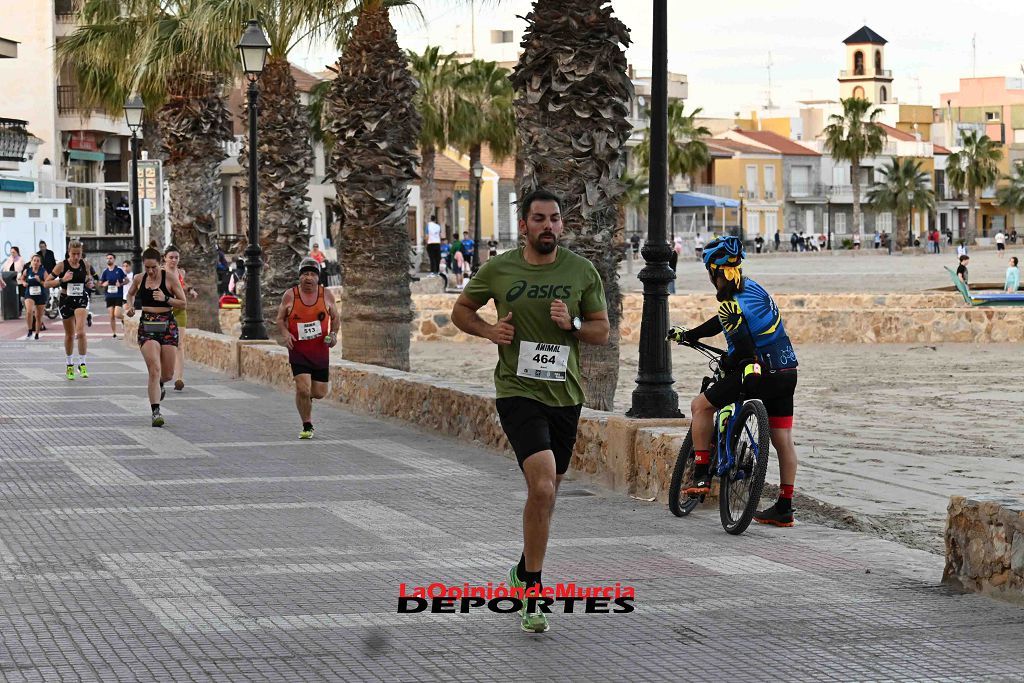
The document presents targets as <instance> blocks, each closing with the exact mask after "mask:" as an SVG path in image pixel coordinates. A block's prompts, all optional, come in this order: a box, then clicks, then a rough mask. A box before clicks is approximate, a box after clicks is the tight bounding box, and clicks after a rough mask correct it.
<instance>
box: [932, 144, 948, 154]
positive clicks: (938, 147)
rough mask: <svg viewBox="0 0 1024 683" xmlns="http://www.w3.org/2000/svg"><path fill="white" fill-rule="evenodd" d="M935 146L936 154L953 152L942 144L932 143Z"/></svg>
mask: <svg viewBox="0 0 1024 683" xmlns="http://www.w3.org/2000/svg"><path fill="white" fill-rule="evenodd" d="M932 146H933V147H934V148H935V153H936V154H952V153H953V152H951V151H950V150H948V149H946V148H945V147H943V146H942V145H932Z"/></svg>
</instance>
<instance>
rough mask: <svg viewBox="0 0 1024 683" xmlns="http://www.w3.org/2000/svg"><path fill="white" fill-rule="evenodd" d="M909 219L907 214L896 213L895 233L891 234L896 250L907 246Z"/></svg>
mask: <svg viewBox="0 0 1024 683" xmlns="http://www.w3.org/2000/svg"><path fill="white" fill-rule="evenodd" d="M909 225H910V219H909V217H908V216H906V215H904V214H902V213H900V214H897V215H896V234H895V235H893V240H894V242H893V243H894V244H895V247H896V250H897V251H900V250H902V249H903V247H905V246H907V244H909V242H908V241H907V237H908V234H907V233H908V231H909Z"/></svg>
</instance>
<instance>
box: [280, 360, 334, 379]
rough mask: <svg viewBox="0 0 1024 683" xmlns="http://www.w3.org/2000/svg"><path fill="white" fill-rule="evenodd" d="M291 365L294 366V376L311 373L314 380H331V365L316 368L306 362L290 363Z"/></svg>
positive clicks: (310, 375)
mask: <svg viewBox="0 0 1024 683" xmlns="http://www.w3.org/2000/svg"><path fill="white" fill-rule="evenodd" d="M290 365H291V366H292V377H298V376H299V375H309V377H310V379H311V380H313V381H314V382H330V381H331V369H330V368H329V367H328V368H314V367H313V366H312V365H306V364H305V363H290Z"/></svg>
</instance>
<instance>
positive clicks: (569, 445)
mask: <svg viewBox="0 0 1024 683" xmlns="http://www.w3.org/2000/svg"><path fill="white" fill-rule="evenodd" d="M494 403H495V406H496V407H497V409H498V417H499V418H501V428H502V429H503V430H505V436H506V437H508V442H509V443H510V444H511V445H512V450H513V451H515V453H516V460H518V461H519V469H522V468H523V461H524V460H526V458H528V457H529V456H531V455H533V454H534V453H539V452H541V451H552V452H553V453H554V454H555V472H557V473H558V474H565V473H566V472H567V471H568V469H569V461H570V460H572V449H573V446H575V445H576V428H577V426H578V425H579V422H580V411H581V410H582V409H583V406H582V405H578V406H566V407H558V406H555V407H552V406H548V405H544V404H543V403H541V402H540V401H535V400H533V399H532V398H526V397H524V396H510V397H508V398H499V399H497V400H496V401H495V402H494Z"/></svg>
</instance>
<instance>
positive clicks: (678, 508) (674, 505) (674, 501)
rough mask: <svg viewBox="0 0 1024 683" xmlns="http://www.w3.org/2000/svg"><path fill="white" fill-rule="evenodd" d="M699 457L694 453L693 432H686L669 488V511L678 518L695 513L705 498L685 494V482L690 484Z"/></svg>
mask: <svg viewBox="0 0 1024 683" xmlns="http://www.w3.org/2000/svg"><path fill="white" fill-rule="evenodd" d="M696 457H697V455H696V453H694V452H693V432H692V431H688V432H686V438H685V439H683V445H682V447H681V448H680V449H679V455H678V456H677V457H676V466H675V469H673V470H672V482H671V483H670V484H669V487H668V509H669V510H671V511H672V514H673V515H675V516H676V517H685V516H686V515H688V514H690V513H691V512H693V509H694V508H696V507H697V505H699V504H700V501H701V499H702V498H703V497H704V496H691V495H689V494H686V493H683V482H689V481H690V480H691V476H692V473H693V466H694V460H695V459H696Z"/></svg>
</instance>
